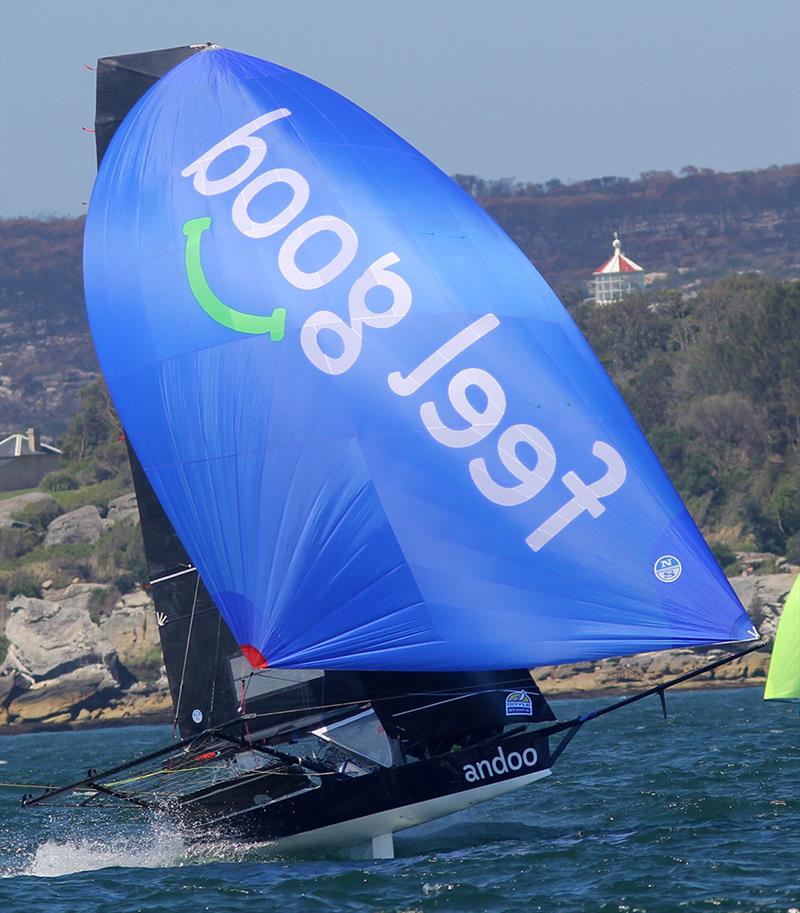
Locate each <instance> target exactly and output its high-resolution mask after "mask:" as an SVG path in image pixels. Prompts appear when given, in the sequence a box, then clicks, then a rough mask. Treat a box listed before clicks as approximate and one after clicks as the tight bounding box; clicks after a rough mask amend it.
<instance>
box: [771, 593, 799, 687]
mask: <svg viewBox="0 0 800 913" xmlns="http://www.w3.org/2000/svg"><path fill="white" fill-rule="evenodd" d="M764 700H765V701H800V575H799V576H797V577H796V578H795V581H794V585H793V586H792V589H791V591H790V592H789V595H788V596H787V597H786V602H785V603H784V606H783V612H781V617H780V621H779V622H778V630H777V631H776V633H775V644H774V646H773V648H772V659H771V660H770V664H769V673H768V675H767V684H766V687H765V688H764Z"/></svg>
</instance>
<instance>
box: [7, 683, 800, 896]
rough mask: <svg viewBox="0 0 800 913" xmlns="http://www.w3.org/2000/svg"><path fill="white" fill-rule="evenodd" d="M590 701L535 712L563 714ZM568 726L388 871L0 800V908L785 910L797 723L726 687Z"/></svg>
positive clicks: (427, 829)
mask: <svg viewBox="0 0 800 913" xmlns="http://www.w3.org/2000/svg"><path fill="white" fill-rule="evenodd" d="M608 701H609V699H602V698H596V699H592V700H581V701H555V702H553V705H554V708H555V709H556V712H557V713H558V715H559V717H561V718H567V717H569V716H571V715H574V714H576V713H584V712H586V711H588V710H590V709H592V708H593V707H599V706H602V705H603V704H604V703H607V702H608ZM668 703H669V712H670V716H669V718H668V719H667V720H663V719H662V718H661V711H660V708H659V705H658V701H657V699H655V698H650V699H648V700H646V701H643V702H642V703H640V704H637V705H634V706H632V707H629V708H626V709H623V710H621V711H619V712H618V713H613V714H609V715H608V716H607V717H604V718H602V719H600V720H597V721H594V722H592V723H588V724H587V725H586V726H585V727H584V728H583V730H582V732H581V733H580V734H579V735H578V736H577V737H576V738H575V739H574V740H573V742H572V743H571V745H570V746H569V748H568V749H567V750H566V751H565V752H564V754H563V755H562V757H561V758H560V760H559V762H558V764H557V766H556V767H555V768H554V773H553V776H552V777H550V778H549V779H548V780H544V781H542V782H541V783H534V784H532V785H531V786H528V787H527V788H525V789H523V790H521V791H519V792H517V793H511V794H509V795H507V796H504V797H502V798H499V799H495V800H493V801H490V802H487V803H484V804H483V805H480V806H477V807H476V808H474V809H472V810H470V811H468V812H464V813H462V814H460V815H458V816H455V817H452V818H449V819H443V820H441V821H439V822H432V823H430V824H428V825H425V826H424V827H423V828H419V829H417V830H414V831H409V832H406V833H405V834H403V833H401V834H399V835H396V837H395V849H396V852H397V858H396V859H395V860H393V861H378V862H376V861H372V860H369V861H359V860H354V859H348V858H347V857H346V855H344V854H342V855H341V856H339V857H338V858H336V857H331V856H328V857H326V858H322V857H317V858H314V857H313V856H303V857H299V856H296V857H286V856H278V855H276V854H275V853H274V851H271V850H270V848H269V846H262V847H258V848H255V849H252V848H250V849H248V848H245V847H242V846H230V847H215V848H214V849H213V850H202V851H197V850H194V851H190V850H189V849H187V848H186V847H185V846H184V844H183V843H182V841H181V839H180V837H179V836H178V835H177V834H175V833H174V832H173V831H172V830H171V829H170V827H169V825H168V824H167V823H165V822H158V821H152V820H147V819H141V818H139V817H138V816H137V815H133V816H132V815H131V814H121V813H118V812H112V811H106V812H102V813H98V812H94V813H92V814H91V815H90V814H87V813H85V812H74V811H70V812H60V811H59V812H57V813H55V814H54V813H53V811H52V810H23V809H21V808H20V807H19V795H20V791H19V790H9V789H7V788H3V789H0V831H1V832H2V833H1V835H0V876H1V877H0V911H2V913H17V911H20V913H21V911H25V913H38V911H47V913H101V911H102V913H130V911H147V913H155V911H168V913H183V911H186V913H201V911H215V913H229V911H230V913H236V911H247V913H254V911H276V913H291V911H304V913H305V911H314V913H317V911H337V913H338V911H343V913H344V911H347V913H349V911H352V913H367V911H370V913H372V911H387V913H388V911H396V913H399V911H404V913H411V911H418V910H419V911H423V910H424V911H428V910H450V911H498V913H500V911H546V913H557V911H573V910H575V911H584V910H585V911H591V913H602V911H620V913H638V911H641V913H662V911H663V913H678V911H684V910H686V911H695V910H697V911H705V910H708V911H729V910H730V911H733V910H735V911H751V910H752V911H766V910H769V911H782V913H786V911H790V910H791V911H798V913H800V718H799V717H798V707H797V705H791V704H781V703H774V702H772V703H764V702H763V701H762V700H761V691H760V689H756V688H742V689H736V690H725V691H695V692H683V693H677V694H670V695H669V697H668ZM169 737H170V730H169V728H167V727H156V726H151V727H129V728H125V729H96V730H91V731H86V732H65V733H52V734H50V733H36V734H30V735H15V736H8V737H5V738H2V739H0V780H2V781H4V782H9V781H11V782H24V783H32V784H37V783H49V782H58V781H62V782H63V781H64V780H65V779H66V778H71V777H74V776H76V775H78V776H79V775H80V774H81V773H82V772H83V770H84V769H85V768H87V767H101V766H102V765H110V764H113V763H115V762H117V761H119V760H121V759H126V758H128V757H130V756H131V755H132V754H135V753H137V752H143V751H145V750H148V749H151V748H153V747H156V746H158V745H159V744H161V743H163V742H165V741H166V740H168V739H169Z"/></svg>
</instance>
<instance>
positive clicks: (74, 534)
mask: <svg viewBox="0 0 800 913" xmlns="http://www.w3.org/2000/svg"><path fill="white" fill-rule="evenodd" d="M107 525H108V524H107V522H106V521H105V520H104V519H103V518H102V517H101V516H100V510H99V509H98V508H97V507H96V506H95V505H94V504H87V505H86V507H79V508H78V509H77V510H71V511H70V512H69V513H67V514H62V515H61V516H60V517H56V518H55V520H53V521H52V523H51V524H50V525H49V526H48V527H47V533H46V534H45V537H44V546H45V548H50V547H51V546H53V545H68V544H70V543H73V542H88V543H92V542H96V541H97V540H98V539H99V538H100V536H101V534H102V532H103V530H104V529H105V528H106V526H107Z"/></svg>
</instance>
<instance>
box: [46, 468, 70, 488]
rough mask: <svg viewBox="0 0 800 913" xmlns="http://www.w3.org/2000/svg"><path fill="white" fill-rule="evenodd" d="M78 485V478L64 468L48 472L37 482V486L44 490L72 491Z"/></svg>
mask: <svg viewBox="0 0 800 913" xmlns="http://www.w3.org/2000/svg"><path fill="white" fill-rule="evenodd" d="M78 486H79V482H78V480H77V479H76V478H75V476H74V475H72V473H70V472H68V471H67V470H66V469H56V470H55V471H54V472H48V473H47V475H46V476H45V477H44V478H43V479H42V481H41V482H39V488H42V489H44V490H45V491H74V490H75V489H76V488H78Z"/></svg>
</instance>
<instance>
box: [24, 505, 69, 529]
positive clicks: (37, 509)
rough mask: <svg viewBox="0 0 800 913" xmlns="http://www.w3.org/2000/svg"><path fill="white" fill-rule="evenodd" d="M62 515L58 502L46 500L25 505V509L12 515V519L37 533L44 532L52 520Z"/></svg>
mask: <svg viewBox="0 0 800 913" xmlns="http://www.w3.org/2000/svg"><path fill="white" fill-rule="evenodd" d="M63 513H64V511H63V510H62V509H61V505H60V504H59V503H58V501H56V500H55V499H51V498H48V499H47V500H46V501H34V502H33V504H26V505H25V507H23V508H22V509H21V510H18V511H16V512H15V513H14V519H15V520H19V521H21V522H22V523H27V524H29V525H30V526H32V527H33V528H34V529H36V530H38V531H39V532H44V531H45V530H46V529H47V527H48V526H49V525H50V524H51V523H52V522H53V520H55V518H56V517H60V516H61V514H63Z"/></svg>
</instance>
